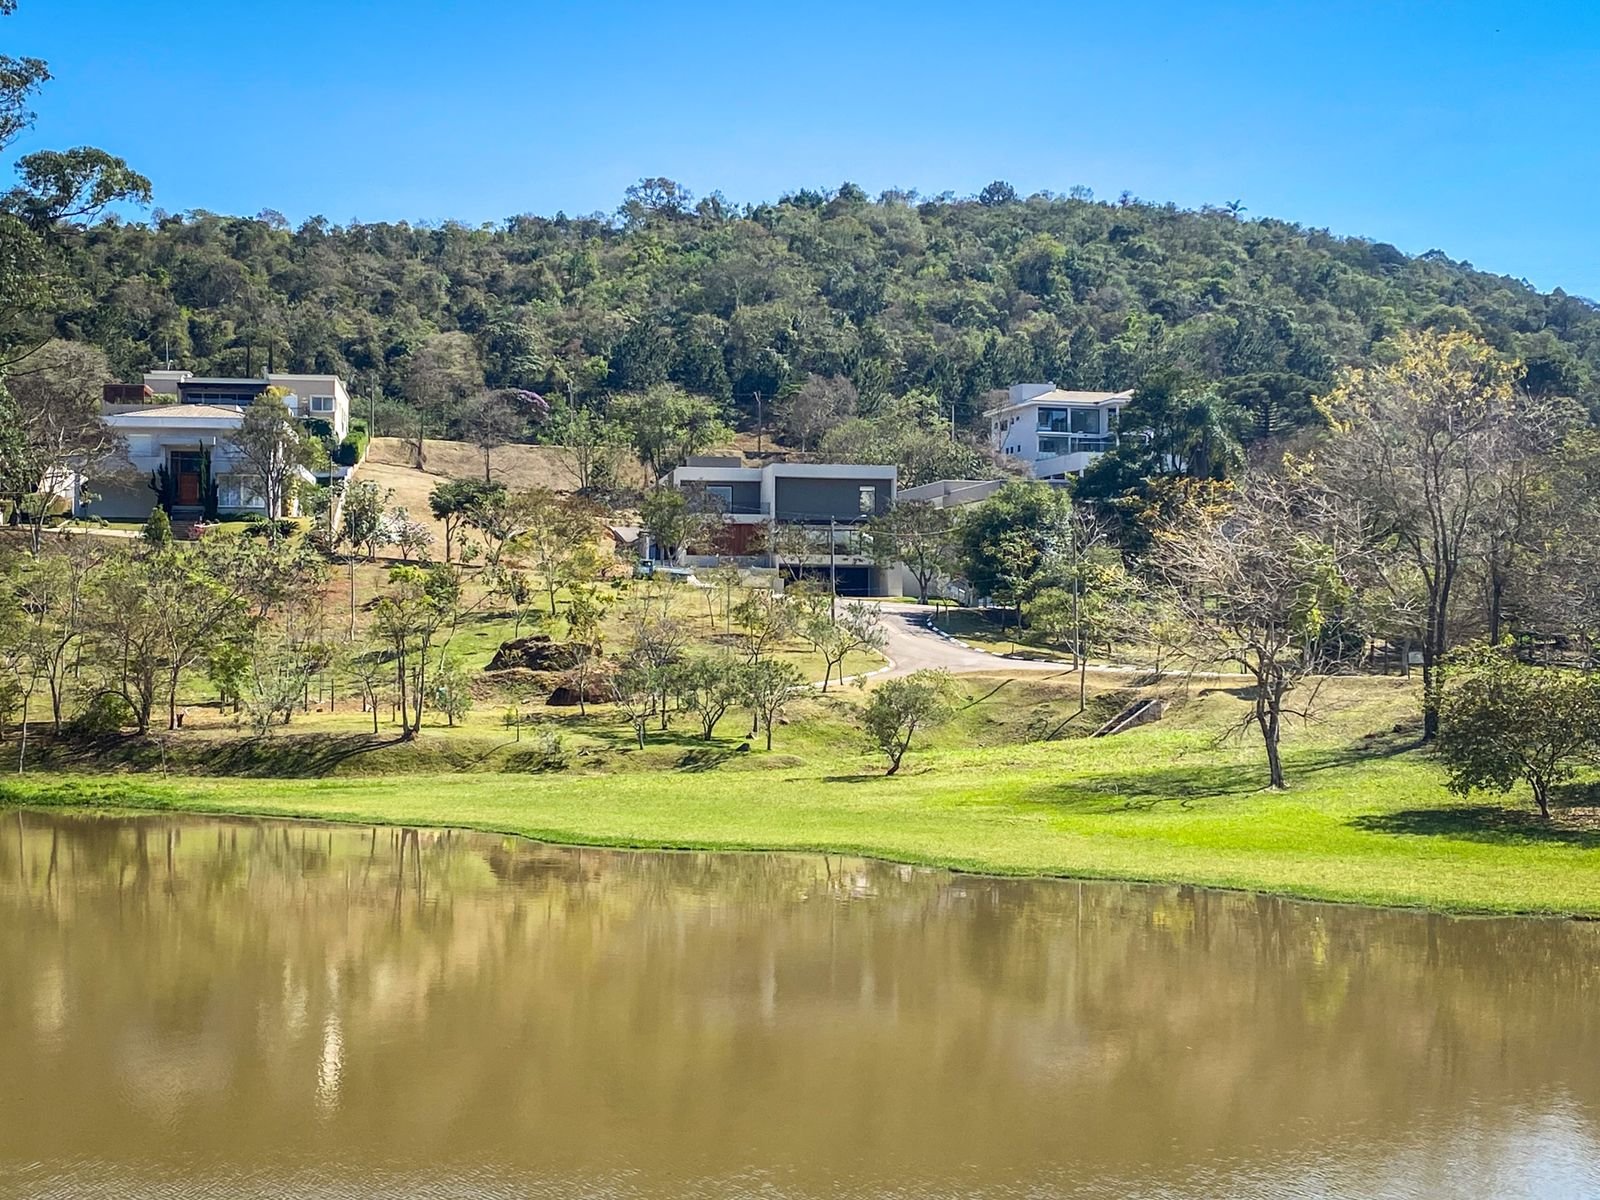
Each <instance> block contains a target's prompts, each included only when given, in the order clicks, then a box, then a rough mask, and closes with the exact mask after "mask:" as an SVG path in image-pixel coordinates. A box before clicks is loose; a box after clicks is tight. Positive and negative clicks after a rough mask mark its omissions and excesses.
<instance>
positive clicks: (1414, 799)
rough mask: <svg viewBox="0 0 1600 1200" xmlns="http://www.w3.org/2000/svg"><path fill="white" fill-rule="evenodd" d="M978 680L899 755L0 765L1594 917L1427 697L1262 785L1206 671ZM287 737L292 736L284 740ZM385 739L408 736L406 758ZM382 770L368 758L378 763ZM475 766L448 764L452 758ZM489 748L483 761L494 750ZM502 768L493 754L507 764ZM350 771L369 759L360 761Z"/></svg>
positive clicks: (514, 827) (360, 813)
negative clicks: (1436, 725)
mask: <svg viewBox="0 0 1600 1200" xmlns="http://www.w3.org/2000/svg"><path fill="white" fill-rule="evenodd" d="M996 682H998V681H997V680H970V681H968V686H969V692H970V695H971V696H972V698H973V703H972V704H971V705H970V707H968V708H967V709H966V710H965V711H964V712H963V713H962V714H961V716H960V717H959V718H958V720H957V721H956V722H955V723H954V724H953V725H952V726H950V727H949V728H947V729H945V730H942V731H940V732H939V734H938V735H937V736H936V737H935V738H934V739H933V741H932V742H931V743H930V745H929V746H928V747H927V748H926V749H922V750H920V751H915V750H914V751H913V755H912V756H911V757H910V758H909V759H908V765H907V768H906V771H907V773H905V774H903V775H902V776H900V777H898V778H895V779H884V778H882V777H881V775H879V774H877V773H876V772H877V769H878V768H877V764H876V763H875V762H874V761H873V760H872V759H871V758H870V757H867V756H865V755H863V754H861V753H860V746H859V743H858V742H857V741H856V740H855V736H856V735H855V733H854V730H853V727H852V710H851V707H850V706H851V704H853V702H854V701H852V700H842V699H830V700H828V701H826V702H822V701H818V702H816V703H815V704H813V705H811V706H810V707H809V708H808V711H807V712H806V713H805V714H804V715H803V717H804V719H803V720H801V721H799V722H797V723H796V724H793V725H791V726H789V727H787V728H785V729H783V730H780V731H779V738H778V745H777V749H776V751H775V752H774V753H773V754H771V755H767V754H764V753H759V752H757V753H750V754H741V753H738V752H737V751H735V750H734V748H733V747H734V744H735V743H736V742H737V741H738V740H739V737H738V734H739V733H742V728H737V727H739V726H740V718H739V717H738V716H737V715H736V716H733V717H730V718H729V724H728V726H727V727H725V729H724V731H723V732H727V731H729V730H735V729H736V728H737V732H735V733H734V734H733V735H731V736H727V737H723V738H720V739H719V741H718V743H717V744H714V745H713V746H711V747H706V746H705V745H704V744H703V743H699V742H697V741H695V740H694V739H692V738H690V737H688V736H687V735H686V732H685V731H683V730H682V729H679V730H677V731H675V732H674V733H673V734H672V735H669V736H668V737H666V738H663V739H659V740H657V741H656V742H655V743H654V744H652V746H651V747H650V749H648V750H647V751H645V752H642V753H641V752H630V751H628V750H626V749H625V743H624V742H623V741H622V740H621V739H619V738H618V737H617V736H616V734H617V732H618V731H617V730H616V728H615V722H614V721H611V720H609V719H608V718H606V717H604V716H601V717H596V718H591V721H590V722H587V723H585V722H576V721H573V720H572V719H571V718H570V717H569V718H567V721H568V727H569V728H570V729H571V730H572V734H573V738H574V739H575V743H574V744H577V745H580V746H583V747H584V750H583V754H582V755H580V756H579V757H577V758H575V759H574V762H573V765H572V767H571V768H570V769H569V770H568V771H566V772H564V773H556V774H548V773H547V774H511V773H506V772H505V770H504V766H505V765H506V764H507V763H508V762H512V761H515V759H514V758H511V757H508V756H510V755H514V754H515V753H516V751H515V749H514V747H507V746H505V745H504V744H503V739H502V740H501V743H502V744H500V745H498V746H497V745H495V744H493V743H491V742H488V741H486V740H484V739H483V738H482V737H481V736H479V735H472V736H471V737H464V736H462V735H457V738H456V742H455V746H456V750H457V751H458V753H456V754H455V755H454V756H448V757H445V758H441V757H439V755H440V747H441V746H446V747H448V746H450V745H451V740H450V739H448V738H445V737H441V736H438V735H430V736H429V737H427V738H425V739H424V741H423V743H422V745H421V746H418V747H389V748H387V749H386V750H384V751H382V752H381V753H383V754H387V755H390V756H391V757H390V759H389V760H388V761H386V762H385V764H384V769H385V770H387V771H400V772H404V771H405V770H406V768H407V762H406V761H405V759H404V756H407V755H410V756H413V757H412V758H411V760H410V764H409V765H410V766H411V767H412V768H413V769H418V770H421V771H425V772H430V773H425V774H404V773H400V774H387V775H384V776H382V777H373V776H371V775H370V774H367V773H365V772H366V767H364V766H362V765H361V764H362V763H363V759H362V758H360V757H358V758H357V759H355V760H352V761H347V762H345V763H344V764H343V765H341V766H340V767H339V770H340V772H341V773H340V774H336V775H333V776H331V777H327V778H314V779H280V780H273V781H271V782H266V781H264V780H262V779H259V778H257V779H240V778H184V779H182V780H181V781H180V780H177V779H173V780H162V779H160V778H158V777H152V776H150V775H141V776H138V777H127V776H119V777H116V778H110V779H108V778H92V777H88V776H83V775H63V774H57V775H38V776H32V777H27V778H25V779H23V780H20V781H18V780H12V781H7V782H3V783H0V801H3V800H12V801H20V802H24V803H74V802H78V803H101V804H108V805H117V806H143V805H150V806H158V807H173V808H185V809H193V810H201V811H218V810H227V811H233V812H244V813H263V814H267V813H270V814H280V815H283V814H287V815H295V816H315V817H325V818H337V819H350V820H360V821H383V822H403V823H416V824H450V825H461V826H471V827H475V828H482V829H490V830H498V831H504V832H514V833H523V834H528V835H531V836H534V837H541V838H547V839H550V840H555V841H565V842H579V843H591V844H608V845H635V846H668V847H708V848H730V849H733V848H736V849H757V848H765V849H794V850H801V849H806V850H836V851H841V852H851V853H865V854H872V855H879V856H882V857H886V858H891V859H897V860H903V861H908V862H922V863H936V864H943V865H948V866H952V867H959V868H966V869H972V870H983V871H993V872H1007V873H1046V874H1061V875H1082V876H1114V877H1119V878H1130V879H1150V880H1163V881H1181V882H1191V883H1197V884H1209V885H1218V886H1225V887H1239V888H1250V889H1258V890H1263V891H1273V892H1280V893H1286V894H1292V895H1300V896H1314V897H1320V898H1326V899H1336V900H1352V901H1366V902H1374V903H1384V904H1411V905H1428V906H1433V907H1438V908H1443V909H1452V910H1461V911H1485V912H1487V911H1497V912H1560V913H1581V914H1586V915H1600V834H1596V833H1593V832H1589V831H1586V830H1583V829H1579V828H1574V827H1571V826H1562V827H1557V828H1545V827H1542V826H1541V825H1539V823H1538V822H1536V821H1534V820H1532V819H1531V818H1526V817H1524V816H1523V815H1522V814H1520V813H1519V812H1516V811H1513V810H1508V809H1506V808H1505V807H1504V806H1503V805H1498V804H1463V803H1462V802H1461V801H1459V800H1457V799H1456V798H1454V797H1451V796H1449V795H1447V794H1446V793H1445V792H1444V790H1443V788H1442V786H1441V784H1440V780H1439V775H1438V772H1437V769H1436V768H1435V767H1434V766H1433V764H1432V763H1431V762H1430V761H1429V760H1428V759H1427V757H1426V756H1425V755H1424V754H1422V753H1421V752H1419V751H1417V750H1415V749H1412V748H1410V746H1409V743H1408V742H1406V741H1403V740H1400V739H1397V738H1396V737H1394V736H1393V735H1389V734H1387V733H1386V732H1380V731H1387V730H1389V729H1390V728H1391V727H1392V726H1393V724H1394V722H1395V721H1396V719H1397V718H1399V717H1403V716H1405V715H1408V714H1409V712H1410V711H1411V708H1412V704H1413V700H1412V697H1411V696H1410V695H1409V693H1408V692H1407V691H1406V690H1404V689H1403V688H1402V687H1401V686H1400V685H1398V684H1396V683H1393V682H1385V681H1379V680H1367V681H1352V682H1350V683H1348V684H1346V685H1344V686H1342V687H1341V688H1339V689H1338V690H1337V693H1336V695H1335V697H1334V702H1335V707H1334V710H1333V711H1332V712H1331V713H1330V717H1329V720H1328V721H1327V722H1326V723H1324V724H1322V725H1319V726H1316V727H1314V728H1313V729H1311V730H1306V731H1297V732H1296V733H1295V735H1294V738H1293V742H1292V744H1291V746H1290V749H1289V755H1288V761H1289V769H1290V773H1291V779H1292V782H1293V787H1292V788H1291V790H1290V791H1289V792H1287V793H1283V794H1272V793H1266V792H1262V791H1260V790H1258V789H1259V776H1260V766H1259V750H1258V749H1257V747H1256V745H1255V744H1254V743H1252V742H1250V741H1248V740H1246V741H1237V740H1234V741H1227V742H1222V743H1219V742H1218V733H1219V731H1220V730H1221V729H1222V728H1223V727H1224V726H1226V725H1227V724H1228V723H1229V722H1230V721H1231V720H1232V719H1233V718H1234V717H1235V716H1236V715H1237V712H1238V710H1239V701H1238V699H1237V698H1236V697H1234V696H1232V695H1231V694H1229V693H1227V692H1224V691H1213V692H1211V693H1210V694H1208V695H1203V696H1199V697H1196V698H1194V699H1192V700H1191V701H1189V702H1188V703H1187V704H1185V705H1183V706H1182V707H1181V708H1180V709H1179V711H1177V712H1176V713H1175V714H1174V715H1173V716H1172V717H1170V718H1169V719H1168V720H1166V721H1163V722H1162V723H1161V724H1160V725H1158V726H1153V727H1148V728H1145V729H1141V730H1136V731H1134V732H1131V733H1129V734H1125V735H1122V736H1120V737H1118V738H1114V739H1102V740H1092V741H1091V740H1087V739H1082V740H1064V741H1053V742H1037V741H1035V742H1027V741H1023V740H1021V739H1022V738H1024V737H1026V736H1028V733H1029V731H1032V730H1037V729H1038V728H1039V727H1041V725H1043V724H1049V723H1053V722H1054V720H1055V718H1056V716H1058V715H1059V714H1061V713H1063V712H1066V711H1070V710H1069V709H1068V708H1067V707H1066V703H1067V702H1066V701H1065V699H1064V697H1063V696H1062V695H1061V694H1060V693H1059V691H1057V692H1052V691H1051V688H1050V686H1049V685H1046V684H1044V683H1019V682H1013V683H1010V684H1006V685H1005V686H1004V687H1002V688H1001V689H1000V690H999V691H998V692H995V693H993V694H989V692H990V688H992V687H993V686H994V684H995V683H996ZM286 744H287V743H286ZM394 756H401V757H400V758H399V759H398V760H397V759H396V758H395V757H394ZM368 765H370V766H376V765H377V763H376V762H372V763H370V764H368ZM464 767H476V770H475V771H474V772H473V773H457V774H437V773H431V772H437V771H440V770H441V769H442V770H454V771H461V770H462V769H463V768H464ZM484 768H491V769H489V770H485V769H484ZM493 768H500V769H499V770H494V769H493ZM356 771H362V772H363V774H362V775H360V776H357V775H356V774H355V772H356Z"/></svg>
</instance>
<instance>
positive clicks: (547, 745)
mask: <svg viewBox="0 0 1600 1200" xmlns="http://www.w3.org/2000/svg"><path fill="white" fill-rule="evenodd" d="M523 759H524V761H525V762H526V763H527V765H528V769H529V770H530V771H562V770H565V769H566V766H567V751H566V747H565V745H564V743H563V741H562V738H561V733H560V732H559V731H558V730H555V729H552V728H551V727H550V726H548V725H540V726H539V727H538V728H536V729H535V730H534V731H533V745H532V747H531V748H529V749H528V750H527V751H526V752H525V754H524V756H523Z"/></svg>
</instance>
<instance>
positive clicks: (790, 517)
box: [662, 455, 899, 596]
mask: <svg viewBox="0 0 1600 1200" xmlns="http://www.w3.org/2000/svg"><path fill="white" fill-rule="evenodd" d="M898 475H899V472H898V470H897V469H896V468H895V467H893V466H865V465H861V464H855V463H768V464H766V465H765V466H760V467H747V466H745V465H744V460H743V459H742V458H739V457H737V456H732V455H730V456H727V457H720V456H697V457H694V458H691V459H690V460H689V462H688V463H687V464H686V465H685V466H681V467H678V468H676V469H674V470H673V471H672V472H671V474H669V475H668V476H667V477H666V478H665V479H664V480H663V481H662V482H663V483H665V484H667V485H668V486H670V487H674V488H677V489H678V490H680V491H683V492H688V493H690V494H691V495H693V496H695V497H696V498H697V499H699V500H700V501H701V502H702V503H703V504H705V506H706V507H707V508H709V509H710V510H711V511H713V512H715V513H717V514H718V515H719V516H720V517H721V520H722V528H721V529H720V531H719V533H718V538H717V545H716V546H715V547H708V549H714V550H715V551H716V553H715V554H710V555H702V556H699V557H702V558H704V559H705V560H706V561H708V562H710V561H715V560H716V559H717V558H719V557H728V558H752V559H761V560H764V561H765V562H766V564H767V565H768V566H771V567H776V568H779V569H781V570H782V571H783V572H784V573H785V574H788V575H789V576H791V577H794V578H800V577H811V578H819V579H820V578H825V577H830V576H831V577H833V578H835V579H836V580H837V585H838V589H839V594H840V595H862V596H865V595H875V596H881V595H889V594H897V589H898V586H899V580H898V572H897V571H896V570H895V569H894V568H884V567H881V566H879V565H878V564H876V563H874V562H873V560H872V558H871V556H870V555H868V554H866V553H865V552H864V547H863V546H862V545H861V530H862V528H863V526H864V525H865V524H866V522H867V521H868V520H870V519H871V518H872V517H876V516H882V515H883V514H884V513H886V512H888V511H889V506H890V505H892V504H893V503H894V501H895V495H896V489H895V484H896V480H897V477H898ZM786 528H787V529H790V530H795V531H799V532H800V534H801V536H797V537H794V538H792V539H786V538H785V537H783V536H782V531H784V530H785V529H786ZM830 538H831V539H832V553H831V555H830V553H829V549H830V547H829V539H830Z"/></svg>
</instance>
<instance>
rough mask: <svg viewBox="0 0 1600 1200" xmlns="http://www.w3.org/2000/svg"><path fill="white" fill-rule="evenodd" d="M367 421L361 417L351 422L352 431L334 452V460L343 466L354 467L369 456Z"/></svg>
mask: <svg viewBox="0 0 1600 1200" xmlns="http://www.w3.org/2000/svg"><path fill="white" fill-rule="evenodd" d="M369 440H370V439H369V437H368V435H367V423H366V422H365V421H363V420H361V419H360V418H359V417H358V418H357V419H356V420H354V421H351V422H350V432H349V433H348V434H346V435H345V439H344V441H342V442H340V443H339V445H338V448H337V449H335V450H334V452H333V461H334V462H336V463H338V464H339V465H340V466H341V467H353V466H355V465H356V464H357V463H358V462H360V461H361V460H362V459H363V458H365V457H366V456H367V444H368V441H369Z"/></svg>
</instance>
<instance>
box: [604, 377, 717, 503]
mask: <svg viewBox="0 0 1600 1200" xmlns="http://www.w3.org/2000/svg"><path fill="white" fill-rule="evenodd" d="M610 415H611V418H612V419H613V420H615V421H617V422H618V423H619V424H620V425H621V426H622V427H623V428H624V429H625V430H626V431H627V434H628V438H629V440H630V441H631V442H632V443H633V448H634V450H635V452H636V453H637V454H638V456H639V461H640V462H641V463H642V464H643V465H644V467H645V469H646V470H647V471H648V472H649V474H650V479H651V481H652V482H655V481H657V480H659V479H660V477H661V476H662V475H663V474H665V472H666V471H668V470H670V469H671V468H672V467H675V466H678V465H680V464H681V463H683V462H684V461H686V460H687V459H688V457H689V456H690V455H691V454H698V453H699V452H700V451H702V450H705V449H707V448H708V447H710V446H715V445H717V444H719V443H721V442H726V441H728V440H729V439H731V438H732V437H733V430H732V429H730V428H729V427H728V425H727V423H726V422H725V421H724V420H723V414H722V412H721V409H720V408H719V406H718V405H717V404H716V403H715V402H714V401H712V400H709V399H707V398H706V397H704V396H693V395H690V394H689V393H688V392H686V391H684V390H683V389H682V388H679V387H676V386H674V385H672V384H667V383H660V384H656V385H654V386H652V387H650V388H649V389H648V390H646V391H643V392H631V393H626V394H624V395H620V396H617V397H616V398H615V399H614V400H612V402H611V413H610Z"/></svg>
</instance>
